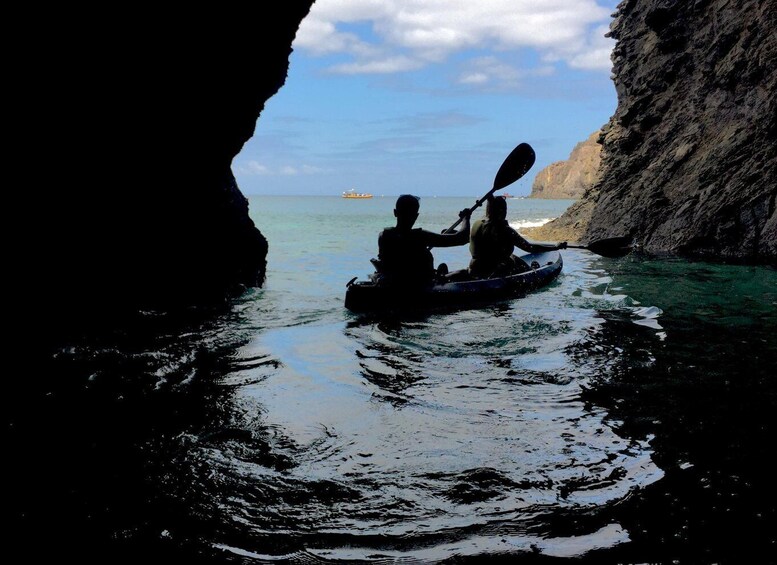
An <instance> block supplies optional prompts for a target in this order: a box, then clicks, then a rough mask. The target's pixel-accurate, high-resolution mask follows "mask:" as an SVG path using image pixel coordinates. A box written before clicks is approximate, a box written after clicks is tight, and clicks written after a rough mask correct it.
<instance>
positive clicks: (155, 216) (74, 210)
mask: <svg viewBox="0 0 777 565" xmlns="http://www.w3.org/2000/svg"><path fill="white" fill-rule="evenodd" d="M311 4H312V0H296V1H289V2H273V3H272V6H271V7H270V6H268V4H266V3H262V4H254V5H252V7H249V8H241V9H237V10H231V11H229V12H226V11H225V12H223V13H221V14H219V13H218V12H217V11H216V10H210V9H208V10H203V11H201V12H198V11H196V10H183V11H181V12H180V13H178V12H177V13H176V15H175V16H174V17H173V16H167V15H165V13H164V10H161V9H160V10H155V11H154V12H153V13H144V12H143V11H142V10H141V9H138V10H134V11H131V12H130V13H121V14H118V13H117V14H113V15H110V14H108V13H104V14H103V13H101V14H93V13H91V12H89V11H88V10H86V9H85V8H82V9H81V12H79V11H78V10H77V9H75V8H73V7H68V8H66V9H65V8H59V12H57V8H52V11H51V12H49V11H48V10H47V11H46V14H41V15H40V18H39V17H37V16H36V17H32V15H31V14H27V15H24V16H23V17H22V18H20V19H19V21H20V22H21V24H20V25H21V26H22V27H25V24H26V25H28V26H29V29H20V30H19V33H20V34H21V35H23V36H24V38H25V49H27V48H29V50H28V51H24V52H21V51H20V52H19V56H18V57H16V56H14V57H13V58H12V59H14V61H13V63H12V64H13V65H15V68H13V69H12V76H13V79H12V80H10V81H9V84H13V85H14V89H13V93H14V94H17V95H18V98H16V99H14V101H13V102H12V103H9V106H8V108H9V109H10V110H11V112H12V113H14V114H15V116H16V118H17V119H18V122H17V123H16V124H15V125H16V126H17V129H16V130H14V131H13V133H12V134H11V140H12V142H13V144H14V150H15V151H16V152H17V153H18V155H17V156H18V159H16V158H14V159H11V162H12V163H13V166H14V170H17V171H19V172H21V173H22V178H21V179H20V181H21V182H17V183H16V184H14V185H13V186H14V191H13V192H14V196H17V197H20V198H21V200H22V202H21V204H20V207H19V208H13V210H14V211H19V212H20V216H19V217H18V218H15V219H17V220H19V221H20V222H21V223H22V224H23V226H24V228H23V229H24V230H25V231H24V232H23V233H24V234H26V235H25V236H24V242H23V243H24V246H25V247H24V248H23V249H21V250H19V251H18V253H17V254H16V255H15V256H14V259H15V260H17V261H18V267H17V269H16V270H15V271H14V274H15V282H16V283H17V284H19V285H20V287H21V289H22V290H23V291H24V292H25V293H31V294H32V295H33V296H37V298H36V299H35V300H45V301H47V302H49V303H50V304H49V306H41V308H42V309H43V310H49V309H50V310H51V311H52V312H53V310H54V309H55V308H60V307H62V308H63V309H64V310H66V311H68V312H71V313H81V312H85V311H88V310H91V311H94V310H98V311H100V310H111V309H113V308H115V307H121V306H133V307H134V306H138V305H161V306H167V305H171V304H179V303H180V304H185V303H187V302H188V301H194V302H197V301H199V300H205V299H211V298H215V297H218V296H223V295H225V294H228V293H230V292H231V291H232V290H234V289H235V287H237V286H240V285H258V284H261V282H262V281H263V277H264V268H265V257H266V253H267V242H266V240H265V238H264V237H263V236H262V234H261V233H260V232H259V230H258V229H257V228H256V227H255V226H254V224H253V222H252V220H251V219H250V218H249V216H248V214H247V211H248V204H247V200H246V198H245V197H244V196H243V195H242V194H241V192H240V191H239V189H238V187H237V186H236V184H235V179H234V177H233V175H232V172H231V161H232V158H233V157H234V156H235V155H236V154H237V153H238V152H239V151H240V150H241V148H242V146H243V144H244V143H245V141H246V140H248V139H249V138H250V137H251V136H252V135H253V132H254V127H255V124H256V121H257V118H258V116H259V114H260V112H261V111H262V110H263V108H264V104H265V102H266V101H267V100H268V99H269V98H270V97H271V96H273V95H274V94H275V93H276V92H277V91H278V89H279V88H280V87H281V86H282V85H283V83H284V82H285V80H286V73H287V70H288V64H289V55H290V53H291V43H292V41H293V39H294V36H295V34H296V32H297V29H298V26H299V23H300V22H301V20H302V19H303V18H304V17H305V16H306V15H307V13H308V11H309V9H310V6H311ZM52 12H53V13H52ZM117 12H118V8H117ZM128 12H129V11H128ZM219 16H221V17H219ZM30 46H34V48H33V47H30ZM20 49H21V48H20ZM8 186H9V187H10V186H11V185H8ZM25 213H29V217H25ZM24 224H26V225H24ZM36 293H37V294H36Z"/></svg>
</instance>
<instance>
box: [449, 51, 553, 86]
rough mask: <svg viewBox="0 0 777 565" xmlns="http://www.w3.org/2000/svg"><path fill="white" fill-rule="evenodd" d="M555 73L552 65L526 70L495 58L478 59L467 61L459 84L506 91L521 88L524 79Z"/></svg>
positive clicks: (460, 75)
mask: <svg viewBox="0 0 777 565" xmlns="http://www.w3.org/2000/svg"><path fill="white" fill-rule="evenodd" d="M554 72H555V69H554V67H553V66H552V65H541V66H537V67H534V68H533V69H530V70H525V69H519V68H517V67H515V66H514V65H510V64H507V63H505V62H504V61H502V60H500V59H498V58H497V57H494V56H488V57H478V58H476V59H471V60H469V61H467V63H466V64H465V66H464V70H463V71H462V72H461V73H460V74H459V78H458V80H457V82H458V84H461V85H464V86H477V87H478V88H480V89H483V88H486V87H487V88H488V89H490V90H505V89H513V88H516V87H518V86H520V84H521V81H522V80H524V79H527V78H531V77H538V76H548V75H552V74H553V73H554Z"/></svg>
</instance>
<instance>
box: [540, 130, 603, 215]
mask: <svg viewBox="0 0 777 565" xmlns="http://www.w3.org/2000/svg"><path fill="white" fill-rule="evenodd" d="M600 134H601V132H600V131H595V132H594V133H592V134H591V135H590V136H588V139H586V140H585V141H581V142H580V143H578V144H577V145H575V147H574V149H572V153H570V155H569V159H567V160H566V161H556V162H555V163H551V164H550V165H548V166H547V167H545V168H544V169H542V170H541V171H540V172H539V173H537V176H536V177H534V182H533V183H532V187H531V194H530V195H529V198H547V199H570V200H577V199H578V198H580V197H581V196H583V193H584V192H585V191H586V190H588V189H589V188H591V187H592V186H593V185H594V184H595V183H596V181H598V180H599V164H600V163H601V151H602V146H601V145H600V144H599V141H598V140H599V136H600Z"/></svg>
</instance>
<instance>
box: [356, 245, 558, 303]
mask: <svg viewBox="0 0 777 565" xmlns="http://www.w3.org/2000/svg"><path fill="white" fill-rule="evenodd" d="M520 257H521V259H523V260H524V261H526V264H528V265H531V266H532V268H531V270H529V271H525V272H523V273H518V274H515V275H510V276H506V277H500V278H490V279H469V280H457V281H448V282H436V283H434V284H431V285H429V286H426V287H420V288H417V289H415V288H414V289H412V290H409V289H405V288H402V289H398V288H396V287H392V286H387V285H384V284H381V283H380V282H378V281H376V280H374V277H373V278H372V279H371V280H361V281H360V280H357V279H352V280H351V281H350V282H349V283H348V285H347V288H346V291H345V307H346V308H347V309H348V310H350V311H352V312H375V311H381V310H396V309H413V310H417V309H427V308H436V307H450V306H453V307H456V306H465V305H471V304H473V303H481V302H491V301H495V300H504V299H508V298H517V297H520V296H523V295H525V294H526V293H527V292H530V291H532V290H534V289H537V288H540V287H542V286H545V285H546V284H548V283H549V282H551V281H552V280H553V279H555V278H556V277H557V276H558V274H559V273H560V272H561V268H562V266H563V264H564V262H563V260H562V259H561V253H559V252H558V251H545V252H542V253H527V254H526V255H521V256H520Z"/></svg>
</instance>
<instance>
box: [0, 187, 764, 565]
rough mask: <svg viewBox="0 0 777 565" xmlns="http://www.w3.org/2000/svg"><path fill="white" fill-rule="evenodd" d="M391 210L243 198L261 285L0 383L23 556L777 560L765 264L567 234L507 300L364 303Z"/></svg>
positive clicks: (432, 211)
mask: <svg viewBox="0 0 777 565" xmlns="http://www.w3.org/2000/svg"><path fill="white" fill-rule="evenodd" d="M459 200H460V199H437V202H432V201H425V202H423V203H422V210H424V206H425V207H426V210H428V214H429V215H428V216H427V217H426V218H424V217H423V216H422V223H423V224H424V225H428V226H429V227H432V226H439V227H447V225H446V224H449V223H450V221H448V220H449V219H451V218H453V219H455V217H456V216H455V211H456V210H458V209H461V208H463V207H465V206H466V205H467V204H469V202H467V201H464V202H463V203H462V202H460V201H459ZM522 202H523V201H512V202H511V203H510V209H511V214H513V215H514V217H513V218H512V220H511V221H512V222H513V223H514V224H516V223H520V222H531V221H534V220H537V219H540V218H543V217H547V216H545V214H550V215H551V217H552V215H557V213H558V211H557V210H535V209H531V210H530V209H529V208H530V207H531V206H536V205H537V204H536V203H526V204H522ZM391 203H392V202H386V201H381V200H379V199H376V200H375V201H372V202H369V201H368V202H366V203H365V202H358V203H357V202H346V203H343V202H339V201H335V200H334V199H330V200H326V201H322V200H318V201H316V202H313V201H305V203H302V204H300V203H298V202H297V203H295V205H294V206H293V207H292V208H294V210H295V214H289V213H284V212H283V211H284V210H289V208H290V206H289V203H288V202H286V201H284V200H272V199H265V200H263V201H262V202H259V203H257V202H253V203H252V206H255V207H257V208H259V207H260V206H261V209H263V210H270V212H273V213H271V214H268V216H270V217H268V218H257V224H259V225H260V227H261V228H262V229H263V231H264V232H265V233H266V234H267V235H268V238H269V239H270V242H271V253H270V257H269V260H270V272H269V273H268V281H267V284H266V286H265V287H264V288H263V289H259V290H250V291H247V292H246V293H245V294H244V295H243V296H242V297H240V298H239V299H238V300H236V301H235V302H234V303H233V304H229V305H226V306H224V307H223V308H219V309H200V310H191V311H188V312H185V313H177V314H175V315H171V314H163V313H157V312H142V313H138V315H137V316H136V317H135V318H133V320H132V323H123V324H120V325H113V326H108V327H103V328H101V329H99V330H96V329H94V328H92V329H90V330H89V331H85V330H79V331H78V332H76V331H74V332H73V335H72V336H69V337H68V338H67V339H66V340H63V341H61V342H58V343H57V344H56V347H54V348H53V349H52V350H51V351H50V355H46V356H41V357H39V358H35V359H29V360H28V362H27V363H23V364H22V368H21V369H17V370H15V371H14V373H13V374H11V375H7V376H6V380H7V383H8V386H7V391H8V395H7V397H6V402H5V405H6V407H7V409H6V411H5V413H6V420H7V430H8V431H9V441H8V442H7V443H6V444H5V446H6V458H5V467H6V469H7V470H8V474H9V479H8V480H7V481H6V483H5V486H6V489H7V491H8V494H7V497H6V499H7V501H8V506H7V508H9V510H10V516H11V521H10V522H11V525H10V526H7V527H6V528H5V530H6V534H7V539H8V540H9V541H8V542H7V543H8V545H7V547H8V548H9V550H12V551H11V553H18V554H19V555H20V556H21V559H20V560H19V561H18V562H27V561H34V559H35V558H40V557H41V556H45V557H56V559H55V560H58V559H61V558H65V557H68V558H70V557H75V558H76V559H80V560H81V561H85V560H95V561H100V562H105V563H114V562H120V561H125V560H126V561H131V562H139V561H141V560H148V559H156V560H159V559H162V560H167V561H168V562H176V563H177V562H180V563H193V562H207V563H266V562H273V563H274V562H290V563H329V562H378V563H393V562H398V563H435V562H470V561H474V560H476V559H477V558H479V557H483V556H487V557H488V558H489V562H494V561H498V562H502V561H503V562H506V563H507V562H520V563H530V562H531V563H534V562H536V563H545V562H553V563H555V562H567V561H570V562H572V561H574V562H580V561H585V562H590V563H616V562H628V563H645V562H667V563H670V562H678V563H742V562H757V563H770V562H775V557H774V556H775V554H776V552H775V550H776V549H777V527H775V525H776V524H777V516H776V515H775V514H776V512H775V510H776V509H777V496H776V495H777V492H776V491H777V489H776V488H775V480H774V478H773V477H774V475H775V472H774V464H773V462H772V461H771V459H772V457H773V454H774V451H775V450H774V446H775V440H774V437H775V431H777V430H776V429H775V428H776V427H777V426H776V425H775V424H776V423H777V411H776V409H777V380H776V377H775V373H776V371H775V367H777V340H776V339H775V337H774V336H775V335H777V271H775V270H774V269H773V268H769V267H743V266H726V265H712V264H708V263H690V262H685V261H678V260H655V259H649V258H645V257H639V256H630V257H627V258H624V259H620V260H611V259H602V258H599V257H596V256H594V255H591V254H590V253H587V252H585V251H580V250H568V251H567V252H565V254H564V260H565V266H564V271H563V272H562V274H561V275H560V277H559V278H558V279H557V280H556V281H555V282H554V283H552V284H551V285H550V286H549V287H546V288H545V289H542V290H540V291H538V292H536V293H534V294H531V295H530V296H527V297H525V298H522V299H519V300H513V301H510V302H504V303H499V304H494V305H490V306H486V307H483V308H479V309H466V310H459V311H444V312H431V313H418V314H417V315H414V316H404V317H401V318H397V317H394V318H392V317H390V316H384V317H371V316H356V315H353V314H351V313H349V312H347V311H345V310H344V309H343V307H342V301H343V296H344V290H345V286H344V285H345V282H346V281H347V280H348V279H350V278H351V277H352V276H357V275H358V276H361V275H363V274H365V273H366V272H368V271H369V263H368V259H369V257H370V256H372V254H374V252H375V249H374V247H375V237H376V234H377V231H376V230H377V229H379V228H380V226H382V225H384V224H387V223H390V220H389V221H387V220H386V215H387V214H388V215H389V217H390V210H391ZM343 204H348V205H349V206H353V205H362V206H363V207H362V208H358V209H354V208H348V209H343V208H337V207H342V206H343ZM274 206H275V207H276V208H273V207H274ZM305 206H309V208H305ZM367 206H371V208H367ZM522 206H523V207H522ZM540 206H541V204H540ZM328 207H330V208H328ZM333 208H334V209H336V210H338V211H339V214H340V220H342V221H338V222H331V221H328V220H330V219H331V217H332V216H333V215H336V213H335V212H333V211H332V209H333ZM319 215H320V217H319ZM423 220H426V221H423ZM313 249H315V252H314V251H313ZM441 251H446V252H447V255H445V254H442V253H441V254H439V255H437V256H438V257H439V258H440V259H443V260H446V261H447V262H449V264H450V265H451V266H452V267H455V266H458V265H459V264H460V262H462V261H464V260H465V256H466V250H465V249H458V250H441ZM462 253H463V255H462ZM41 332H45V321H41ZM31 339H35V338H34V337H31ZM755 556H759V557H758V558H756V557H755Z"/></svg>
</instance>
